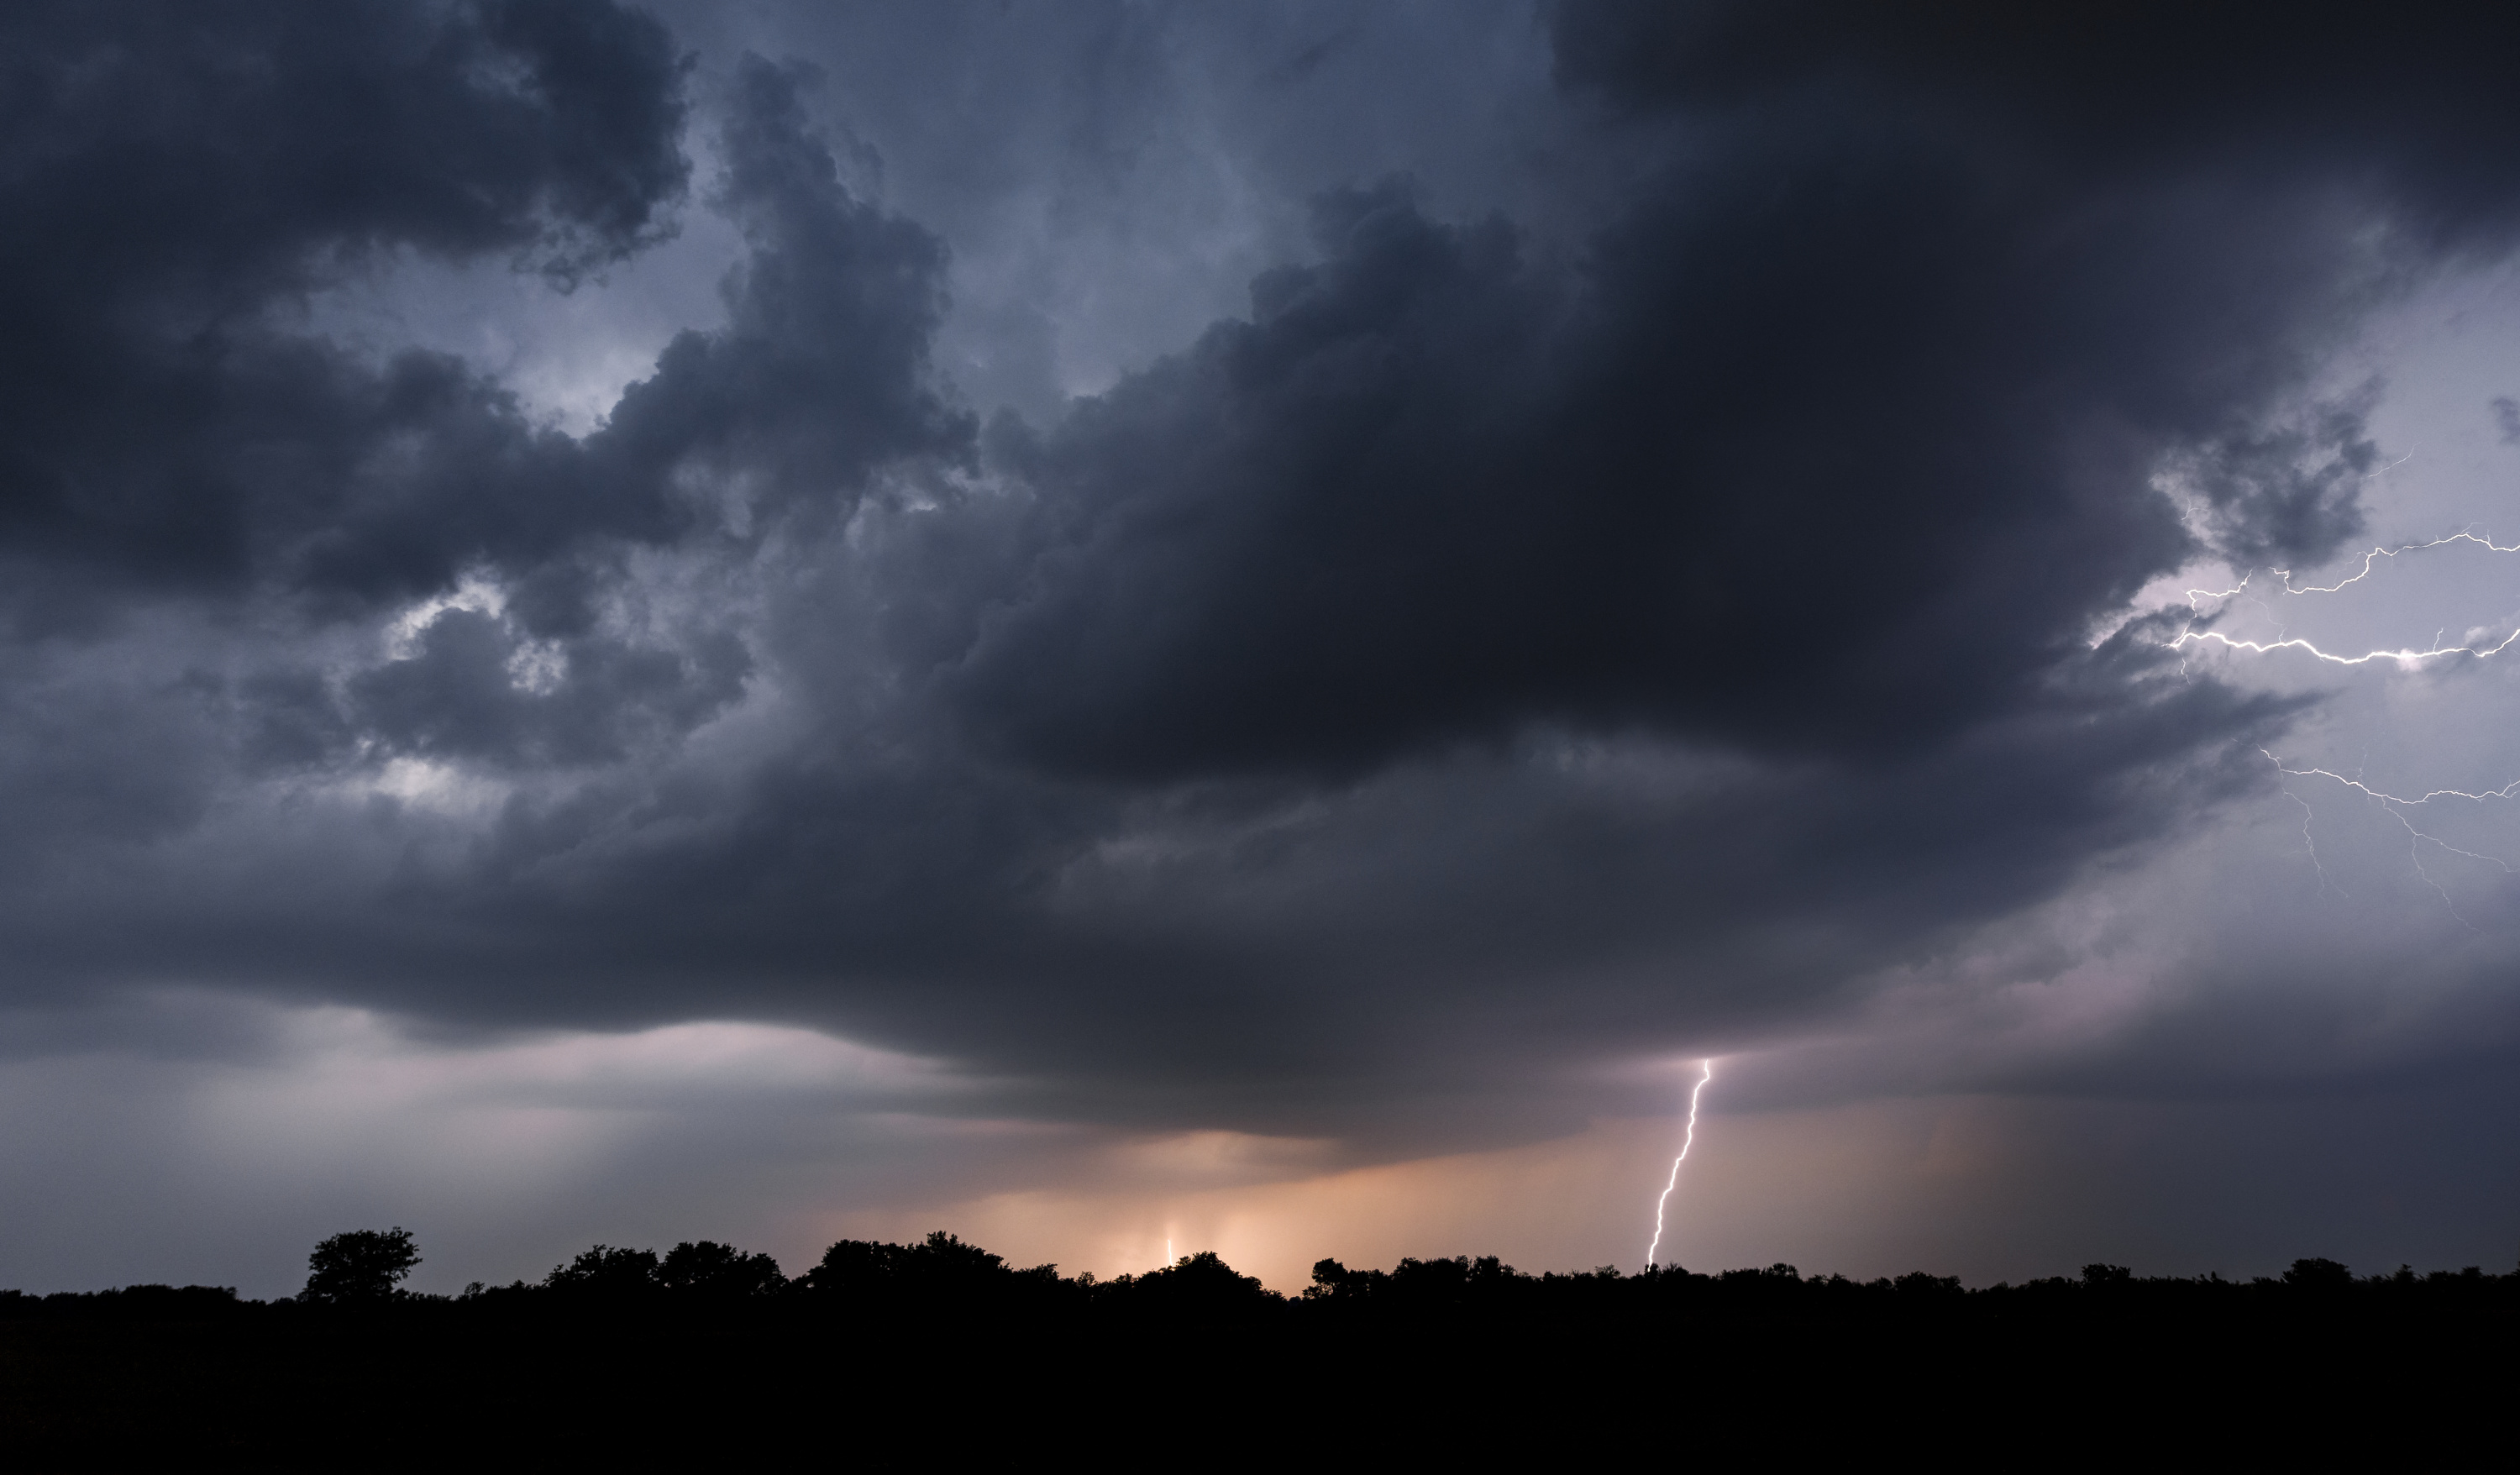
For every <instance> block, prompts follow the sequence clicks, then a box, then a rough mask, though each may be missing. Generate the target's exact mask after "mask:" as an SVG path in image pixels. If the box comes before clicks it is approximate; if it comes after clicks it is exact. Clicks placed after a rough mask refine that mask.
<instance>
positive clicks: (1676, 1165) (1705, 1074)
mask: <svg viewBox="0 0 2520 1475" xmlns="http://www.w3.org/2000/svg"><path fill="white" fill-rule="evenodd" d="M1697 1064H1698V1068H1699V1070H1700V1072H1701V1074H1700V1075H1699V1076H1698V1078H1697V1084H1696V1085H1694V1086H1692V1087H1690V1088H1688V1135H1687V1136H1685V1137H1683V1138H1682V1139H1681V1140H1680V1156H1678V1157H1675V1158H1673V1159H1672V1160H1671V1182H1669V1183H1667V1184H1663V1185H1662V1197H1660V1198H1657V1199H1655V1200H1654V1231H1653V1242H1652V1243H1650V1244H1648V1245H1646V1246H1645V1269H1646V1270H1652V1269H1653V1267H1654V1252H1655V1251H1656V1250H1659V1249H1661V1248H1662V1210H1663V1205H1665V1204H1667V1203H1669V1202H1671V1190H1672V1189H1674V1188H1677V1187H1679V1186H1680V1165H1681V1164H1683V1163H1685V1162H1687V1161H1688V1149H1689V1148H1690V1147H1692V1146H1694V1145H1696V1142H1697V1095H1698V1093H1699V1092H1702V1091H1704V1090H1705V1089H1706V1083H1707V1082H1709V1081H1712V1080H1714V1079H1715V1062H1714V1061H1713V1060H1712V1059H1706V1060H1700V1061H1698V1062H1697Z"/></svg>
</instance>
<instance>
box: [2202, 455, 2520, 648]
mask: <svg viewBox="0 0 2520 1475" xmlns="http://www.w3.org/2000/svg"><path fill="white" fill-rule="evenodd" d="M2401 464H2403V463H2401ZM2453 543H2473V544H2475V545H2476V546H2477V547H2479V548H2482V549H2484V550H2485V551H2487V552H2488V553H2498V554H2508V553H2520V543H2514V544H2510V545H2508V546H2505V545H2503V544H2500V543H2497V542H2495V541H2494V539H2493V538H2492V537H2490V536H2488V537H2479V536H2478V535H2476V534H2475V533H2473V532H2469V531H2467V530H2466V529H2464V528H2462V529H2460V530H2459V531H2457V532H2454V533H2452V534H2451V535H2450V536H2448V537H2445V538H2434V539H2432V540H2431V541H2429V542H2425V543H2401V544H2399V545H2398V546H2397V547H2395V548H2373V549H2372V550H2371V551H2370V552H2368V553H2366V554H2364V555H2363V566H2362V567H2361V568H2359V569H2357V570H2355V571H2354V573H2353V574H2352V575H2351V576H2350V577H2347V578H2342V579H2339V580H2337V581H2336V582H2335V583H2333V584H2303V585H2295V584H2294V583H2293V581H2292V570H2291V569H2289V568H2269V569H2266V570H2264V571H2265V572H2267V573H2271V574H2273V575H2275V576H2276V577H2277V578H2280V579H2281V580H2283V593H2285V594H2288V595H2310V594H2336V593H2339V592H2341V591H2343V590H2344V589H2345V588H2346V587H2347V586H2348V585H2352V584H2359V583H2361V582H2363V580H2364V579H2367V578H2369V577H2370V576H2371V570H2373V569H2374V568H2377V567H2378V566H2379V560H2380V559H2395V558H2398V557H2400V556H2401V555H2404V554H2414V553H2422V552H2423V551H2424V550H2426V549H2428V548H2444V547H2448V546H2449V545H2451V544H2453ZM2258 573H2259V570H2256V569H2252V570H2250V572H2249V573H2248V574H2247V575H2246V576H2245V577H2243V578H2242V579H2241V580H2240V582H2238V583H2237V584H2234V585H2232V586H2231V587H2230V588H2228V589H2190V590H2188V591H2187V592H2186V593H2187V607H2188V609H2189V610H2190V611H2191V612H2193V613H2195V614H2196V615H2197V616H2199V617H2200V618H2201V617H2202V616H2203V614H2204V610H2203V607H2202V606H2203V603H2204V602H2205V601H2208V600H2217V601H2229V600H2235V599H2246V600H2247V601H2248V602H2249V603H2253V604H2256V605H2257V606H2258V607H2259V608H2261V609H2264V610H2266V611H2267V615H2268V617H2269V618H2271V619H2272V618H2273V617H2274V609H2273V606H2271V605H2269V604H2268V603H2266V601H2264V600H2261V599H2259V598H2258V597H2257V596H2256V595H2255V594H2253V593H2251V592H2250V590H2249V584H2250V582H2251V581H2252V580H2254V579H2255V578H2257V576H2258ZM2277 623H2278V625H2280V624H2281V622H2280V621H2278V622H2277ZM2207 641H2212V642H2214V643H2215V644H2217V645H2219V646H2222V647H2223V648H2226V649H2228V650H2246V651H2249V652H2251V653H2253V654H2258V655H2266V654H2271V653H2273V652H2274V651H2277V650H2299V651H2302V652H2304V653H2306V654H2308V655H2311V656H2313V657H2315V658H2316V659H2318V660H2322V661H2326V662H2328V663H2329V664H2331V665H2338V666H2361V665H2367V664H2369V663H2370V662H2372V661H2396V662H2397V663H2398V664H2399V665H2400V666H2401V667H2404V668H2409V669H2411V668H2412V667H2414V666H2417V665H2419V664H2421V663H2422V662H2424V661H2428V660H2433V659H2436V658H2439V657H2442V656H2450V655H2466V656H2472V657H2474V658H2476V659H2478V660H2484V659H2486V658H2488V657H2490V656H2496V655H2500V654H2501V653H2502V652H2503V651H2505V650H2508V649H2510V648H2511V647H2512V646H2513V645H2514V644H2515V643H2520V630H2513V631H2512V632H2511V633H2510V634H2509V635H2506V636H2504V637H2503V638H2502V639H2501V641H2500V642H2498V644H2495V645H2492V646H2444V645H2443V644H2442V643H2441V632H2438V631H2436V632H2435V633H2434V635H2433V643H2432V645H2431V646H2430V647H2429V648H2425V649H2422V650H2417V649H2413V648H2406V649H2398V650H2366V651H2364V652H2363V653H2362V654H2361V655H2344V654H2339V653H2337V652H2335V651H2331V650H2322V649H2320V648H2318V646H2317V645H2316V644H2314V643H2313V642H2310V641H2306V640H2302V639H2300V638H2298V637H2294V638H2290V639H2286V638H2284V637H2283V636H2282V634H2281V633H2280V630H2278V633H2277V637H2276V638H2275V639H2274V640H2272V641H2250V640H2234V639H2232V638H2231V637H2229V636H2228V635H2224V634H2222V633H2220V632H2218V631H2213V630H2197V629H2195V628H2193V626H2192V624H2191V626H2190V628H2188V629H2185V630H2182V631H2181V632H2179V635H2178V636H2177V638H2175V639H2172V640H2169V641H2165V642H2163V644H2164V645H2165V646H2167V647H2168V648H2171V649H2173V650H2184V649H2186V648H2187V647H2188V646H2189V645H2191V644H2196V645H2201V644H2203V643H2205V642H2207ZM2182 669H2184V667H2183V668H2182Z"/></svg>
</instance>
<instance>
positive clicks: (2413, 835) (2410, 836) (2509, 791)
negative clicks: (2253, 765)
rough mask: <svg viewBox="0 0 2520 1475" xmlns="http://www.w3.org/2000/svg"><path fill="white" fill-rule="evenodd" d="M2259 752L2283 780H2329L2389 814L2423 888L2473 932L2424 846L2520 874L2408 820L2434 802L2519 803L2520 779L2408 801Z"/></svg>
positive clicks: (2305, 830)
mask: <svg viewBox="0 0 2520 1475" xmlns="http://www.w3.org/2000/svg"><path fill="white" fill-rule="evenodd" d="M2258 751H2260V752H2262V753H2266V754H2267V761H2268V762H2270V763H2272V764H2273V765H2274V766H2275V772H2276V773H2279V774H2282V775H2283V776H2284V777H2286V778H2289V779H2326V780H2329V781H2331V782H2336V783H2340V784H2343V785H2344V786H2345V787H2347V788H2350V789H2353V790H2354V791H2355V792H2357V793H2359V794H2362V795H2363V797H2365V798H2367V799H2370V800H2373V801H2374V802H2376V803H2377V804H2378V805H2379V806H2380V808H2381V809H2382V810H2384V811H2385V812H2386V813H2387V814H2388V816H2389V818H2391V819H2393V820H2395V821H2397V822H2398V823H2399V824H2400V825H2403V826H2405V827H2406V830H2407V859H2408V860H2409V861H2411V862H2413V863H2414V868H2415V874H2417V875H2420V876H2422V877H2423V878H2424V884H2425V885H2427V886H2430V887H2432V888H2433V894H2434V895H2436V896H2438V897H2440V898H2441V899H2442V905H2443V906H2444V907H2446V908H2448V909H2449V910H2450V915H2451V916H2455V917H2458V920H2459V923H2460V924H2461V925H2463V926H2465V927H2467V928H2468V929H2469V930H2470V931H2474V930H2475V923H2473V922H2470V921H2468V919H2467V918H2466V917H2465V916H2460V914H2459V910H2458V908H2457V906H2456V905H2455V904H2453V902H2452V901H2451V899H2450V893H2449V892H2448V891H2446V890H2444V889H2442V883H2441V882H2439V881H2437V880H2435V879H2433V873H2432V872H2430V871H2427V870H2425V869H2424V856H2423V847H2424V845H2425V844H2426V843H2428V842H2429V843H2431V844H2434V845H2438V846H2440V847H2441V848H2442V849H2443V850H2446V851H2448V852H2449V853H2451V854H2452V855H2458V856H2465V857H2467V858H2468V859H2469V860H2471V861H2483V862H2485V863H2486V864H2487V865H2489V866H2495V867H2498V868H2500V870H2501V871H2502V872H2503V873H2504V874H2505V875H2511V874H2520V872H2514V871H2513V870H2512V867H2511V863H2510V862H2509V861H2506V860H2504V859H2502V858H2501V857H2500V856H2495V855H2487V854H2485V853H2484V852H2482V851H2477V850H2463V849H2461V848H2459V847H2458V846H2456V845H2453V844H2452V843H2451V842H2450V841H2448V840H2445V839H2443V838H2442V837H2441V836H2439V835H2437V834H2432V833H2429V832H2427V831H2425V830H2422V829H2418V828H2416V827H2415V822H2414V821H2413V820H2411V819H2408V817H2407V811H2408V810H2410V809H2420V808H2422V807H2423V806H2425V805H2428V804H2430V803H2432V802H2433V801H2434V800H2435V799H2464V800H2466V801H2468V802H2469V803H2471V804H2488V803H2491V802H2493V801H2494V800H2496V799H2502V800H2514V799H2520V779H2515V780H2513V781H2512V782H2509V783H2506V784H2504V785H2502V786H2501V787H2500V788H2489V789H2486V790H2484V791H2482V792H2479V793H2470V792H2468V791H2467V790H2466V789H2463V788H2436V789H2429V790H2426V791H2425V792H2424V793H2422V794H2419V795H2417V796H2415V797H2414V798H2411V799H2409V798H2408V797H2406V796H2405V795H2403V794H2392V793H2384V792H2382V791H2381V790H2379V789H2376V788H2373V787H2372V786H2371V785H2369V784H2367V783H2365V782H2363V781H2362V780H2361V779H2359V778H2356V779H2349V778H2347V777H2345V776H2344V775H2343V774H2339V773H2334V772H2331V771H2329V770H2327V769H2323V768H2286V767H2284V765H2283V760H2282V759H2281V758H2278V757H2276V756H2275V755H2274V754H2273V753H2271V752H2267V750H2266V749H2265V748H2260V749H2258ZM2284 793H2285V794H2286V795H2287V796H2288V797H2290V798H2291V799H2292V801H2293V802H2294V803H2296V804H2299V805H2301V807H2302V811H2303V813H2304V815H2305V816H2307V815H2308V813H2309V810H2310V805H2309V803H2308V802H2307V801H2306V800H2304V799H2303V798H2302V797H2301V796H2300V795H2298V794H2295V793H2293V792H2292V790H2290V789H2285V790H2284ZM2301 835H2302V840H2303V843H2305V844H2308V843H2310V821H2309V820H2308V819H2307V818H2305V819H2304V820H2303V821H2302V825H2301ZM2310 862H2311V864H2312V865H2313V866H2318V847H2317V846H2316V845H2313V846H2312V847H2311V852H2310ZM2318 873H2319V879H2320V880H2321V881H2325V880H2326V878H2327V870H2326V868H2325V867H2323V866H2318Z"/></svg>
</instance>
